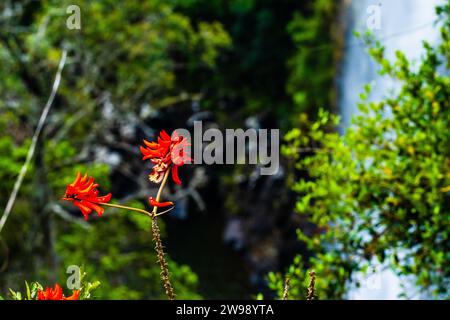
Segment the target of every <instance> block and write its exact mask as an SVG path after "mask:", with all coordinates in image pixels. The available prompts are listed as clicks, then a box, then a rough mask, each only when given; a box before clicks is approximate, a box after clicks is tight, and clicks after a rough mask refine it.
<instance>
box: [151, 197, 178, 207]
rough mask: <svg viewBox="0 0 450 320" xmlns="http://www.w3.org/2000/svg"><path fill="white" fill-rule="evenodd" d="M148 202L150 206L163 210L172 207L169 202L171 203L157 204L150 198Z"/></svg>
mask: <svg viewBox="0 0 450 320" xmlns="http://www.w3.org/2000/svg"><path fill="white" fill-rule="evenodd" d="M148 202H149V203H150V205H151V206H154V207H158V208H163V207H168V206H173V205H174V204H173V202H171V201H167V202H158V201H156V200H155V199H153V198H152V197H150V198H148Z"/></svg>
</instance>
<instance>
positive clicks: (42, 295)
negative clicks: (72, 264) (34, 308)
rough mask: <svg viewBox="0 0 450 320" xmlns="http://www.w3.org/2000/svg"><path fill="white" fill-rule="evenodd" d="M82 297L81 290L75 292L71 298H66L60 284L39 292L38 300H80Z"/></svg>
mask: <svg viewBox="0 0 450 320" xmlns="http://www.w3.org/2000/svg"><path fill="white" fill-rule="evenodd" d="M79 297H80V290H73V293H72V295H71V296H70V297H67V298H66V297H64V295H63V292H62V288H61V287H60V285H59V284H55V287H54V288H48V287H47V288H45V291H44V290H38V292H37V300H78V298H79Z"/></svg>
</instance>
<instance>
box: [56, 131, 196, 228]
mask: <svg viewBox="0 0 450 320" xmlns="http://www.w3.org/2000/svg"><path fill="white" fill-rule="evenodd" d="M144 144H145V146H141V147H140V150H141V152H142V154H143V158H142V160H150V161H151V162H152V163H153V168H152V171H151V173H150V175H149V179H150V181H152V182H155V183H161V182H162V181H163V179H164V176H165V175H166V174H167V173H168V171H169V170H171V173H172V179H173V181H174V182H175V183H176V184H181V180H180V178H179V176H178V168H179V167H181V166H182V165H184V164H186V163H189V162H191V161H192V159H191V158H190V156H189V154H188V152H187V151H186V147H188V146H189V145H190V144H189V142H188V140H187V139H186V138H185V137H183V136H181V135H178V134H177V132H174V133H173V134H172V137H170V136H169V135H168V134H167V132H166V131H164V130H162V131H161V132H160V134H159V136H158V139H157V142H149V141H147V140H144ZM97 187H98V184H97V183H95V182H94V178H92V177H88V175H87V174H85V175H84V176H83V177H82V176H81V174H80V173H77V176H76V178H75V180H74V181H73V182H72V183H71V184H69V185H67V188H66V194H65V195H64V197H63V198H62V199H63V200H67V201H71V202H72V203H73V204H74V205H75V206H77V207H78V208H79V209H80V210H81V213H82V214H83V216H84V218H85V219H86V220H88V217H89V214H90V213H91V212H92V211H93V210H94V211H95V212H97V214H98V215H99V216H101V215H102V214H103V212H104V208H103V207H102V206H101V205H109V206H112V207H118V208H119V207H121V208H124V207H123V206H118V205H114V204H108V202H109V201H110V200H111V193H108V194H107V195H105V196H99V195H98V190H97ZM148 201H149V204H150V205H151V206H152V207H157V208H161V207H168V206H173V205H174V204H173V202H170V201H167V202H159V201H158V200H157V199H154V198H152V197H150V198H149V199H148ZM128 209H133V208H128Z"/></svg>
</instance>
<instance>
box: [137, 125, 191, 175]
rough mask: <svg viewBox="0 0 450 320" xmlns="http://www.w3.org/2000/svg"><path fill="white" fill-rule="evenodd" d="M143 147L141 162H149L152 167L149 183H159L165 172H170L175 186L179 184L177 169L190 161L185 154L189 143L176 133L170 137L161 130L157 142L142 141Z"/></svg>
mask: <svg viewBox="0 0 450 320" xmlns="http://www.w3.org/2000/svg"><path fill="white" fill-rule="evenodd" d="M144 144H145V147H144V146H141V147H140V150H141V152H142V155H143V157H142V160H150V161H151V162H152V163H153V164H154V166H153V168H152V171H151V173H150V175H149V179H150V181H152V182H154V183H160V182H161V181H162V180H163V178H164V175H165V174H166V172H167V170H170V169H171V170H172V179H173V181H174V182H175V183H176V184H181V180H180V178H179V177H178V167H181V166H182V165H184V164H185V163H187V162H190V161H192V159H191V158H190V157H189V154H187V152H186V147H187V146H189V142H188V141H187V139H186V138H184V137H183V136H180V135H178V134H177V133H176V132H174V133H173V134H172V137H170V136H169V135H168V134H167V132H166V131H164V130H162V131H161V133H160V135H159V137H158V142H149V141H147V140H144Z"/></svg>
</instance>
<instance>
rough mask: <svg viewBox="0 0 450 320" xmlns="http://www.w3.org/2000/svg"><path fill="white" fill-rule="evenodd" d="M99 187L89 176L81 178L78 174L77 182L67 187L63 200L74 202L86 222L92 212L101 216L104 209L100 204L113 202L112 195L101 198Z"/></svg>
mask: <svg viewBox="0 0 450 320" xmlns="http://www.w3.org/2000/svg"><path fill="white" fill-rule="evenodd" d="M97 187H98V184H97V183H95V182H94V178H92V177H91V178H88V176H87V174H85V175H84V177H81V175H80V173H79V172H78V174H77V177H76V178H75V181H74V182H72V183H71V184H69V185H67V188H66V194H65V195H64V197H63V200H68V201H72V203H73V204H74V205H75V206H77V207H78V208H80V210H81V213H82V214H83V216H84V219H85V220H87V219H88V216H89V214H90V213H91V212H92V210H94V211H95V212H97V214H98V215H99V216H101V215H102V214H103V212H104V209H103V208H102V207H101V206H100V205H99V204H102V203H108V202H109V201H110V200H111V193H108V194H107V195H106V196H102V197H99V196H98V190H97Z"/></svg>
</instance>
